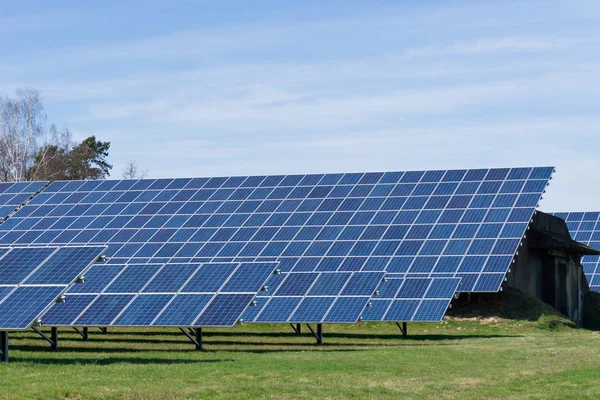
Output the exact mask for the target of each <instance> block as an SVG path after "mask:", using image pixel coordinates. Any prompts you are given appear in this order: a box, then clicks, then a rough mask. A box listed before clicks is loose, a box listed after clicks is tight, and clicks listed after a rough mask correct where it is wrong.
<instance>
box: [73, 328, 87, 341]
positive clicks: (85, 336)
mask: <svg viewBox="0 0 600 400" xmlns="http://www.w3.org/2000/svg"><path fill="white" fill-rule="evenodd" d="M73 330H74V331H75V332H77V333H79V334H80V335H81V337H82V338H83V341H84V342H87V341H88V339H89V333H88V327H87V326H84V327H83V328H81V330H79V329H78V328H76V327H73Z"/></svg>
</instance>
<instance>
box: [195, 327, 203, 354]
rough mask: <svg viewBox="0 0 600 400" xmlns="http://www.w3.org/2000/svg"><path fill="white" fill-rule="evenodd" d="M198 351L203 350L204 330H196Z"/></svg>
mask: <svg viewBox="0 0 600 400" xmlns="http://www.w3.org/2000/svg"><path fill="white" fill-rule="evenodd" d="M196 350H202V328H196Z"/></svg>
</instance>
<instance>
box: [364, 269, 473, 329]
mask: <svg viewBox="0 0 600 400" xmlns="http://www.w3.org/2000/svg"><path fill="white" fill-rule="evenodd" d="M460 283H461V279H460V278H425V277H424V278H407V279H386V280H385V281H383V282H382V283H381V284H380V285H379V288H378V290H377V292H378V293H377V294H376V295H374V296H373V298H372V299H371V305H370V307H367V308H366V309H365V310H364V312H363V313H362V315H361V317H362V319H363V320H364V321H393V322H438V321H441V320H442V318H443V317H444V314H445V313H446V310H447V309H448V306H449V305H450V301H451V300H452V297H453V296H454V294H455V293H456V292H457V291H458V290H459V284H460Z"/></svg>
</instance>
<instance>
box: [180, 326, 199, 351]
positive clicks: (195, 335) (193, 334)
mask: <svg viewBox="0 0 600 400" xmlns="http://www.w3.org/2000/svg"><path fill="white" fill-rule="evenodd" d="M179 330H180V331H181V332H183V334H184V335H185V336H186V337H187V338H188V339H190V341H191V342H192V343H194V344H195V345H196V350H204V347H203V342H202V328H179Z"/></svg>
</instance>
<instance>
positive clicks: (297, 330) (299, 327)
mask: <svg viewBox="0 0 600 400" xmlns="http://www.w3.org/2000/svg"><path fill="white" fill-rule="evenodd" d="M290 326H291V327H292V329H293V330H294V333H296V335H301V334H302V324H290Z"/></svg>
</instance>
